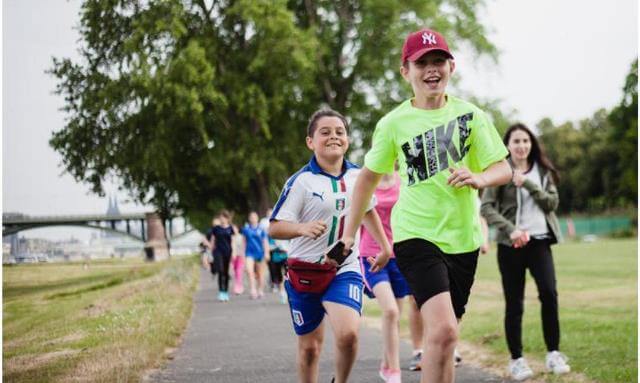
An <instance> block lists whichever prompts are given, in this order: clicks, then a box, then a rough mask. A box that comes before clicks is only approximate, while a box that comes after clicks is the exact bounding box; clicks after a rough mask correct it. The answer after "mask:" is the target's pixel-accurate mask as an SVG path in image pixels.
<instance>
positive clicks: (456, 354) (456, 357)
mask: <svg viewBox="0 0 640 383" xmlns="http://www.w3.org/2000/svg"><path fill="white" fill-rule="evenodd" d="M460 363H462V355H460V353H459V352H458V349H457V348H456V349H454V350H453V365H454V366H455V367H458V366H459V365H460Z"/></svg>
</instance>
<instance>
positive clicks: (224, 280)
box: [210, 210, 234, 302]
mask: <svg viewBox="0 0 640 383" xmlns="http://www.w3.org/2000/svg"><path fill="white" fill-rule="evenodd" d="M218 219H219V220H220V224H219V225H216V226H214V227H213V229H212V230H211V233H212V236H211V240H210V246H211V248H212V249H213V259H214V262H215V263H216V268H217V269H218V300H219V301H221V302H228V301H229V264H230V262H231V255H232V252H233V249H232V247H231V237H232V236H233V234H234V230H233V226H231V214H230V213H229V212H228V211H227V210H221V211H220V214H218Z"/></svg>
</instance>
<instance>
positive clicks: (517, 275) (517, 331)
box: [498, 239, 560, 359]
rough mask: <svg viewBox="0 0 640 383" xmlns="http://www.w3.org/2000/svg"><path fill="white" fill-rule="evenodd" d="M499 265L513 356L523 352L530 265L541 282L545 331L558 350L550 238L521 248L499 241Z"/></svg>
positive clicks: (548, 342)
mask: <svg viewBox="0 0 640 383" xmlns="http://www.w3.org/2000/svg"><path fill="white" fill-rule="evenodd" d="M498 266H499V267H500V274H501V276H502V289H503V292H504V299H505V303H506V305H505V316H504V330H505V333H506V335H507V345H508V346H509V352H511V358H513V359H518V358H520V357H521V356H522V314H523V312H524V286H525V272H526V269H527V268H528V269H529V272H530V273H531V276H532V277H533V279H534V280H535V282H536V285H537V286H538V299H540V303H541V304H542V310H541V316H542V332H543V334H544V342H545V344H546V345H547V350H548V351H553V350H558V347H559V345H560V323H559V321H558V292H557V290H556V273H555V270H554V267H553V257H552V255H551V247H550V245H549V241H548V240H536V239H532V240H531V241H530V242H529V243H528V244H527V245H526V246H525V247H523V248H520V249H514V248H513V247H509V246H505V245H498Z"/></svg>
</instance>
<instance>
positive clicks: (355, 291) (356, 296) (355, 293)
mask: <svg viewBox="0 0 640 383" xmlns="http://www.w3.org/2000/svg"><path fill="white" fill-rule="evenodd" d="M361 296H362V293H361V291H360V286H358V285H354V284H353V283H349V298H351V299H353V300H354V301H356V302H360V298H361Z"/></svg>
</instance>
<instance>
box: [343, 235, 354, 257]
mask: <svg viewBox="0 0 640 383" xmlns="http://www.w3.org/2000/svg"><path fill="white" fill-rule="evenodd" d="M340 240H341V241H342V243H344V250H342V254H344V256H348V255H349V254H351V248H352V247H353V242H354V239H353V238H352V237H342V238H340Z"/></svg>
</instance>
